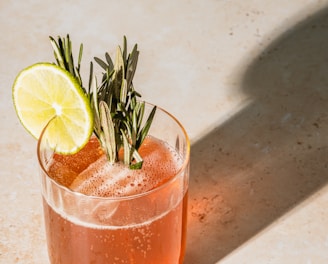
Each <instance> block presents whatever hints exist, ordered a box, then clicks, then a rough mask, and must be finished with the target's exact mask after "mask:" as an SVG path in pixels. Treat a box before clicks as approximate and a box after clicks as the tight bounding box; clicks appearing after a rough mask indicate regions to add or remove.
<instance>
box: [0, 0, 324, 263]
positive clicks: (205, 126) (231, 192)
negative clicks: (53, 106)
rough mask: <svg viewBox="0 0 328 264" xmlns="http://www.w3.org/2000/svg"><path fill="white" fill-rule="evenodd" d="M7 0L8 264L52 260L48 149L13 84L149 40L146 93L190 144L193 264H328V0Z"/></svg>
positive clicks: (0, 17)
mask: <svg viewBox="0 0 328 264" xmlns="http://www.w3.org/2000/svg"><path fill="white" fill-rule="evenodd" d="M53 4H54V1H31V0H30V1H28V0H26V1H9V0H2V1H1V2H0V32H1V36H2V37H1V43H0V54H1V64H0V83H1V89H0V124H1V130H0V171H1V172H0V174H1V177H0V193H1V194H0V203H1V207H0V263H33V264H41V263H47V253H46V247H45V238H44V230H43V222H42V221H43V220H42V208H41V201H40V194H39V186H38V178H37V174H38V167H37V162H36V155H35V147H36V141H35V140H34V139H32V138H31V137H30V136H29V135H28V134H27V133H26V132H25V130H24V129H23V128H22V126H21V125H20V124H19V121H18V120H17V118H16V115H15V113H14V109H13V105H12V101H11V85H12V83H13V80H14V78H15V76H16V74H17V73H18V71H19V70H21V69H22V68H24V67H26V66H28V65H30V64H32V63H35V62H38V61H53V59H52V53H51V47H50V44H49V41H48V35H53V36H57V35H59V34H60V35H64V34H66V33H70V35H71V38H72V39H73V41H74V43H75V45H76V46H77V45H78V44H79V43H80V42H83V43H84V46H85V50H84V63H85V64H84V65H85V69H86V68H87V66H88V62H89V61H90V60H91V58H92V57H93V56H101V55H102V54H103V53H104V52H105V51H109V52H111V53H113V51H114V49H115V47H116V45H117V44H121V42H122V36H123V35H124V34H125V35H126V36H127V37H128V40H129V44H130V45H132V44H134V43H135V42H137V43H138V44H139V49H140V51H141V57H140V62H139V67H138V72H137V76H136V80H135V85H136V86H137V88H138V90H139V91H141V92H142V93H143V95H144V96H143V97H144V99H146V100H147V101H151V102H153V103H156V104H158V105H160V106H162V107H164V108H166V109H167V110H169V111H170V112H171V113H173V114H174V115H176V116H177V117H178V119H180V120H181V122H182V123H183V124H184V125H185V127H186V129H187V130H188V132H189V134H190V137H191V140H192V157H191V162H192V164H191V180H190V182H191V186H190V208H189V226H188V228H189V229H188V230H189V237H188V248H187V255H186V263H187V264H213V263H217V262H219V263H229V264H230V263H328V147H327V144H328V114H327V113H328V37H327V36H328V1H320V0H318V1H315V0H312V1H311V0H290V1H286V0H276V1H269V0H267V1H266V0H246V1H244V0H233V1H227V0H216V1H214V0H206V1H194V0H190V1H187V0H183V1H173V0H172V1H150V0H149V1H132V0H131V1H126V0H125V1H115V2H114V1H80V2H79V3H78V1H67V0H66V1H60V0H59V1H56V4H55V6H53Z"/></svg>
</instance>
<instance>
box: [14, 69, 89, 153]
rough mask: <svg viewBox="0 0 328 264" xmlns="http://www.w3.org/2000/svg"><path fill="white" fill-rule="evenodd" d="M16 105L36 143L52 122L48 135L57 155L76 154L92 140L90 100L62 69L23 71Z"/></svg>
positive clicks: (22, 121) (15, 95) (17, 90)
mask: <svg viewBox="0 0 328 264" xmlns="http://www.w3.org/2000/svg"><path fill="white" fill-rule="evenodd" d="M13 101H14V105H15V109H16V112H17V115H18V117H19V119H20V121H21V123H22V124H23V126H24V127H25V128H26V129H27V131H29V132H30V133H31V134H32V136H34V137H35V138H36V139H38V138H39V137H40V134H41V132H42V130H43V129H44V128H45V126H46V125H47V124H48V123H49V121H50V120H52V119H53V121H52V122H51V124H50V125H49V126H48V127H47V135H48V140H49V144H50V146H51V147H53V148H56V152H59V153H62V154H72V153H75V152H77V151H78V150H79V149H81V148H82V147H83V146H84V145H85V144H86V143H87V142H88V140H89V138H90V136H91V133H92V130H93V115H92V111H91V108H90V104H89V102H88V98H87V96H86V95H85V93H84V92H83V90H82V88H81V86H80V85H79V83H78V82H77V80H76V79H75V78H74V77H73V76H72V75H71V74H70V73H69V72H67V71H66V70H64V69H62V68H60V67H59V66H56V65H54V64H50V63H37V64H34V65H32V66H30V67H28V68H26V69H24V70H22V71H21V72H20V73H19V74H18V76H17V77H16V79H15V82H14V85H13ZM54 117H56V118H54Z"/></svg>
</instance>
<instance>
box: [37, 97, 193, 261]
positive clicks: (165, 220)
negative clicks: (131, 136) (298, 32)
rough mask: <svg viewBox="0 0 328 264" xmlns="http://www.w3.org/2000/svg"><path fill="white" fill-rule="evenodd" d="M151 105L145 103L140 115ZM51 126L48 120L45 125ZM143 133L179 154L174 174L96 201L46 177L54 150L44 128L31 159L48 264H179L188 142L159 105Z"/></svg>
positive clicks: (183, 240) (182, 247)
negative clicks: (35, 164) (36, 163)
mask: <svg viewBox="0 0 328 264" xmlns="http://www.w3.org/2000/svg"><path fill="white" fill-rule="evenodd" d="M152 107H153V105H151V104H148V103H146V109H145V116H148V114H149V113H150V111H151V109H152ZM52 122H54V120H52V121H50V122H49V124H48V126H50V125H51V123H52ZM149 135H150V136H151V137H154V138H156V139H159V140H161V141H163V142H165V143H166V144H168V145H169V146H170V147H171V148H172V149H173V150H174V151H175V152H176V153H175V154H176V155H178V156H179V159H180V160H181V163H179V168H178V170H177V173H175V175H173V177H171V178H170V179H169V180H168V181H165V182H163V183H162V184H160V185H158V186H156V187H155V188H153V189H151V190H148V191H145V192H142V193H137V194H132V195H127V196H119V197H97V196H92V195H85V194H82V193H79V192H76V191H73V190H71V189H69V188H68V187H65V186H64V185H62V184H60V183H59V182H58V181H56V180H54V179H53V177H50V175H49V166H51V164H53V163H54V158H53V157H54V150H53V147H50V146H49V141H48V136H47V127H46V128H45V129H44V131H43V132H42V135H41V137H40V139H39V141H38V148H37V155H38V160H39V165H40V175H41V186H42V200H43V209H44V222H45V230H46V238H47V244H48V255H49V259H50V262H51V263H52V264H57V263H67V264H74V263H78V264H83V263H88V264H90V263H129V264H132V263H152V264H154V263H156V264H160V263H165V264H174V263H183V258H184V254H185V247H186V223H187V201H188V181H189V157H190V143H189V139H188V136H187V133H186V131H185V129H184V128H183V127H182V125H181V124H180V123H179V121H178V120H177V119H176V118H175V117H174V116H172V115H171V114H169V113H168V112H166V111H165V110H163V109H161V108H159V107H157V111H156V114H155V117H154V120H153V122H152V126H151V129H150V131H149ZM51 137H52V138H53V137H54V135H51ZM75 165H76V164H75ZM72 166H73V164H72ZM154 166H155V167H156V166H158V167H160V166H161V164H160V163H158V164H154ZM67 173H69V170H68V171H67V172H66V174H67ZM118 177H119V176H118Z"/></svg>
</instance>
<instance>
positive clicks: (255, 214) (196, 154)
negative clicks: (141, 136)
mask: <svg viewBox="0 0 328 264" xmlns="http://www.w3.org/2000/svg"><path fill="white" fill-rule="evenodd" d="M241 89H242V90H243V92H245V93H246V94H248V95H250V96H251V97H252V98H254V101H253V103H252V104H251V105H249V106H248V107H246V108H245V109H243V110H242V111H241V112H240V113H238V114H237V115H236V116H234V117H233V118H232V119H230V120H228V121H227V122H226V123H224V124H222V125H220V126H219V127H217V128H216V129H215V130H213V131H211V132H210V133H209V134H208V135H207V136H205V137H204V138H202V139H201V140H199V141H198V142H196V143H195V144H193V146H192V149H191V179H190V205H189V227H188V228H189V237H188V243H187V244H188V245H187V253H186V260H185V263H188V264H203V263H204V264H211V263H216V262H217V261H219V260H220V259H222V258H223V257H225V256H226V255H228V254H229V253H230V252H232V251H233V250H234V249H236V248H238V247H239V246H240V245H242V244H243V243H244V242H246V241H247V240H249V239H250V238H251V237H253V236H254V235H255V234H257V233H258V232H259V231H261V230H263V228H265V227H267V226H268V225H270V224H271V223H272V222H273V221H275V220H276V219H277V218H279V217H281V216H282V215H283V214H285V213H286V212H287V211H288V210H290V209H291V208H293V207H294V206H295V205H297V204H299V203H300V202H302V201H304V199H306V198H307V197H308V196H309V195H311V194H313V193H314V192H315V191H316V190H318V189H319V188H321V187H322V186H324V185H325V184H327V183H328V161H327V157H328V147H327V142H328V111H327V109H328V9H327V10H322V11H321V12H320V13H317V14H315V15H313V16H312V17H310V18H308V19H306V20H305V21H303V22H302V23H300V24H298V25H296V26H295V27H294V28H292V29H290V30H288V31H287V32H286V33H285V34H283V35H282V36H281V37H280V38H279V39H277V40H276V41H275V42H273V43H272V44H271V45H270V46H269V47H268V48H267V49H266V50H265V51H264V52H263V53H261V54H260V55H259V56H258V58H256V59H255V60H254V61H253V62H252V63H251V64H250V65H249V67H248V69H247V71H246V72H245V73H244V76H243V81H242V83H241ZM188 248H189V249H190V248H192V249H193V251H191V250H188Z"/></svg>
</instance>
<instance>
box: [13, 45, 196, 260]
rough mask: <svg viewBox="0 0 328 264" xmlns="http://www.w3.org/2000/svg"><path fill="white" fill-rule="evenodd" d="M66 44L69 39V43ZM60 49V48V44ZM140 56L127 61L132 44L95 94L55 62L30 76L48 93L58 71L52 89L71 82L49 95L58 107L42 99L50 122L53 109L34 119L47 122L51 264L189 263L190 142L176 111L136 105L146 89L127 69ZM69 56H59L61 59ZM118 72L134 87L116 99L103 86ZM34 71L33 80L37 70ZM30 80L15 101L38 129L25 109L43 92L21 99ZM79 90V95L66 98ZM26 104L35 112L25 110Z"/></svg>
mask: <svg viewBox="0 0 328 264" xmlns="http://www.w3.org/2000/svg"><path fill="white" fill-rule="evenodd" d="M59 40H62V39H59ZM53 41H54V40H53ZM65 41H66V43H67V42H68V43H69V39H65ZM53 44H59V46H60V42H58V43H53ZM57 51H58V50H57ZM55 52H56V49H55ZM133 54H134V53H133V52H132V53H131V54H130V55H129V56H127V55H126V53H125V48H124V49H123V52H122V59H123V60H122V61H123V63H122V62H121V63H122V68H120V67H117V64H116V63H120V62H115V65H114V64H113V69H116V73H115V71H114V73H111V72H110V71H109V70H108V69H107V70H106V71H105V73H104V75H103V78H102V83H101V85H99V86H97V87H98V88H97V87H96V88H92V89H93V90H92V89H91V90H92V92H91V93H86V94H87V96H85V94H84V93H83V92H82V93H81V89H80V88H77V87H82V85H81V83H79V82H78V81H77V83H76V80H78V78H76V77H79V74H76V72H75V74H72V73H70V75H71V76H69V77H68V75H69V74H68V69H66V70H67V71H66V72H65V71H64V70H63V69H60V67H59V66H54V65H49V64H46V67H45V65H44V64H37V65H35V66H32V67H31V68H29V69H30V70H27V71H31V69H32V71H33V74H30V75H31V76H32V75H33V78H32V82H31V81H30V82H29V84H31V83H32V86H42V87H43V86H44V84H45V83H47V80H46V79H49V78H48V77H49V74H50V76H52V77H51V80H52V83H53V82H54V81H53V80H54V78H56V80H57V79H59V78H62V79H63V80H62V81H60V82H58V83H60V84H61V85H62V86H65V85H68V86H69V88H67V87H66V88H65V95H64V96H63V95H62V92H61V93H58V92H55V93H54V94H51V93H50V94H48V95H47V96H46V97H48V99H47V100H50V102H51V103H49V102H48V103H47V105H48V106H47V107H45V106H44V105H45V102H44V99H42V100H41V101H42V106H41V109H45V108H49V109H48V111H49V113H50V114H49V115H47V117H44V116H43V115H44V113H45V112H47V111H46V110H42V111H40V110H39V112H42V113H43V114H40V113H39V114H36V115H35V116H34V118H36V117H38V118H39V119H38V120H40V119H43V124H42V125H39V124H38V128H37V129H35V134H36V137H37V138H38V148H37V154H38V160H39V164H40V172H41V173H40V174H41V186H42V198H43V207H44V219H45V227H46V236H47V243H48V253H49V259H50V262H51V263H70V264H71V263H159V264H160V263H165V264H167V263H170V264H171V263H172V264H174V263H183V258H184V252H185V246H186V219H187V200H188V197H187V195H188V179H189V151H190V146H189V140H188V136H187V134H186V132H185V130H184V129H183V127H182V126H181V124H180V123H179V122H178V121H177V120H176V119H175V118H174V117H173V116H172V115H170V114H169V113H167V112H166V111H165V110H163V109H161V108H159V107H156V106H154V105H151V104H148V103H144V102H141V101H139V100H137V98H136V97H137V96H139V95H138V93H136V92H135V90H134V88H133V87H132V86H130V89H129V85H131V84H132V81H131V80H129V77H127V78H124V73H122V72H120V69H123V71H125V72H128V71H129V70H130V71H131V68H129V67H136V65H134V66H133V64H134V61H133V60H132V61H131V58H135V57H134V56H135V55H133ZM60 56H61V54H60V51H59V53H57V57H56V58H57V61H60V59H61V58H60ZM129 58H130V59H129ZM63 60H64V61H65V60H67V58H63ZM97 60H98V62H99V63H100V64H101V65H102V66H104V68H106V66H107V67H108V66H109V67H110V66H111V63H110V62H111V61H110V60H109V59H108V58H107V59H106V60H107V63H106V62H103V61H100V60H99V59H97ZM125 62H126V63H125ZM131 65H132V66H131ZM62 68H63V67H62ZM134 70H135V68H134V69H132V71H133V73H134ZM54 72H55V75H54V74H53V73H54ZM115 74H116V77H117V76H118V77H119V78H120V80H125V81H126V80H127V84H124V82H125V81H121V82H120V83H119V88H118V90H119V91H120V93H118V94H117V97H115V95H111V96H108V94H110V93H115V87H114V88H113V86H112V90H110V89H108V90H106V88H104V87H105V86H106V85H108V87H109V86H110V85H109V84H108V83H107V84H104V82H106V80H109V79H110V78H112V79H111V80H112V81H113V82H116V81H117V79H115V78H116V77H115V76H114V75H115ZM120 74H121V76H120ZM21 75H22V74H20V76H21ZM25 75H26V76H27V77H26V76H25V77H24V78H27V79H29V78H28V77H29V74H28V73H26V74H25ZM39 75H41V76H39ZM90 75H91V74H90ZM23 76H24V74H23ZM35 76H39V77H38V78H37V77H35ZM44 76H48V77H44ZM54 76H56V77H54ZM122 76H123V77H122ZM130 77H131V75H130ZM22 78H23V77H18V79H17V80H16V82H15V85H14V87H16V88H14V101H15V103H16V109H17V113H18V115H19V117H20V119H21V121H22V123H23V124H24V125H25V127H26V128H28V129H29V131H30V130H33V125H34V124H35V123H36V121H33V120H32V121H31V120H30V119H31V118H29V117H24V111H25V110H26V109H30V108H31V107H32V106H33V107H35V105H36V104H38V101H37V99H35V100H34V101H33V102H32V103H28V102H26V100H27V99H26V97H28V96H31V97H33V94H34V93H31V94H30V95H27V94H26V93H25V99H19V98H22V97H21V96H20V95H19V93H20V92H19V89H20V88H17V86H19V87H22V86H23V85H24V84H26V83H27V81H26V79H24V78H23V79H22ZM72 78H73V79H74V80H73V79H72ZM40 79H43V80H42V81H40ZM65 82H66V84H65ZM67 83H68V84H67ZM48 86H49V85H48ZM72 87H73V88H72ZM122 87H123V88H122ZM126 87H128V88H126ZM38 89H39V91H40V90H42V89H40V88H38ZM47 89H48V88H46V90H47ZM70 89H71V90H72V94H71V93H70V92H67V90H70ZM79 89H80V90H79ZM21 90H24V88H22V89H21ZM75 90H78V92H77V93H75ZM52 91H53V89H52ZM82 91H83V89H82ZM113 91H114V92H113ZM39 94H40V92H39ZM58 94H59V95H58ZM96 94H98V97H97V98H95V97H96ZM104 94H106V96H107V99H104ZM122 94H123V95H124V96H125V97H124V96H122ZM88 95H89V96H88ZM43 96H45V93H44V95H43ZM129 96H130V97H129ZM40 97H42V96H39V97H38V98H40ZM55 97H56V98H57V99H56V100H57V101H55V102H54V100H53V98H55ZM75 97H76V98H77V99H74V98H75ZM81 97H82V99H81ZM49 98H50V99H49ZM51 98H52V99H51ZM58 98H61V99H58ZM68 98H70V101H78V100H80V99H81V100H80V101H79V102H76V104H77V105H79V106H78V107H75V108H77V109H78V111H77V110H72V108H74V107H72V104H69V106H68V107H66V108H65V107H64V106H63V105H65V102H67V101H68ZM108 98H110V99H108ZM109 100H110V101H109ZM27 101H31V100H27ZM62 102H64V103H62ZM103 102H106V105H104V103H103ZM39 103H40V102H39ZM123 103H124V104H123ZM24 104H25V105H26V104H27V105H28V106H25V108H24V107H22V105H24ZM49 105H50V106H49ZM81 105H82V107H81ZM88 107H89V108H90V109H88ZM50 108H51V110H50ZM84 108H85V109H84ZM24 109H25V110H24ZM81 109H82V110H81ZM113 109H115V111H114V110H113ZM34 110H35V109H34ZM130 110H131V111H130ZM26 111H29V110H26ZM51 111H52V112H51ZM21 112H23V114H22V113H21ZM25 113H26V112H25ZM90 113H91V114H90ZM113 113H115V114H113ZM67 116H73V118H71V117H69V118H68V117H67ZM143 117H147V118H143ZM66 119H69V120H66ZM29 122H30V123H29ZM83 123H84V124H85V125H84V127H83V126H82V124H83ZM90 123H92V127H93V129H90ZM42 126H43V128H42ZM81 127H82V128H81ZM118 127H119V129H118ZM125 128H126V130H124V129H125ZM31 133H32V134H33V131H32V132H31ZM38 133H39V135H37V134H38ZM75 136H76V137H75ZM77 142H78V143H77ZM80 142H81V143H80Z"/></svg>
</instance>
